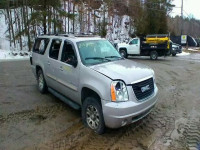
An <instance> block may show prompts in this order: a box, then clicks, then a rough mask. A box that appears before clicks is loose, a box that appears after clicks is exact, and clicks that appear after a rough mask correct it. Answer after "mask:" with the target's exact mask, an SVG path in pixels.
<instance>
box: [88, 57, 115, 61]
mask: <svg viewBox="0 0 200 150" xmlns="http://www.w3.org/2000/svg"><path fill="white" fill-rule="evenodd" d="M89 59H94V60H107V61H111V60H110V59H106V58H102V57H87V58H85V60H89Z"/></svg>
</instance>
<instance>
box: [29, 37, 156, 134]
mask: <svg viewBox="0 0 200 150" xmlns="http://www.w3.org/2000/svg"><path fill="white" fill-rule="evenodd" d="M30 61H31V66H32V69H33V73H34V75H35V76H36V78H37V81H38V82H37V83H38V89H39V91H40V92H41V93H45V92H46V91H47V90H48V91H49V92H51V93H52V94H53V95H55V96H56V97H58V98H59V99H61V100H62V101H64V102H65V103H67V104H68V105H70V106H71V107H73V108H75V109H81V110H82V120H83V122H84V124H85V125H86V126H88V127H89V128H91V129H92V130H94V131H95V132H96V133H98V134H102V133H103V132H104V129H105V127H109V128H119V127H122V126H125V125H128V124H130V123H133V122H135V121H137V120H139V119H141V118H143V117H145V116H146V115H147V114H149V112H150V111H151V109H152V108H153V106H154V105H155V103H156V101H157V93H158V88H157V86H156V84H155V76H154V71H153V70H152V69H150V68H148V67H146V66H144V65H142V64H139V63H136V62H134V61H131V60H127V59H124V58H122V57H121V56H120V54H119V52H118V51H117V50H116V49H115V48H114V47H113V46H112V44H111V43H110V42H109V41H107V40H106V39H102V38H99V37H80V36H67V35H54V36H50V35H43V36H39V37H38V38H37V39H36V41H35V44H34V47H33V51H32V57H31V58H30Z"/></svg>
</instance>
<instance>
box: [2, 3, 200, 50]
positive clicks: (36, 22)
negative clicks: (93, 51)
mask: <svg viewBox="0 0 200 150" xmlns="http://www.w3.org/2000/svg"><path fill="white" fill-rule="evenodd" d="M173 7H174V6H173V5H172V0H58V1H55V0H1V1H0V9H1V10H0V13H1V16H4V18H5V22H6V24H7V31H6V35H7V38H8V39H9V40H10V47H16V45H19V48H20V49H21V50H22V49H23V47H24V45H25V46H28V49H29V50H31V47H32V44H33V42H34V39H35V37H36V36H37V35H41V34H57V33H59V34H61V33H74V34H75V33H90V34H95V35H100V36H102V37H107V38H108V39H109V40H111V41H113V40H114V39H115V38H117V37H120V36H122V34H123V33H124V32H125V31H126V33H127V34H128V35H127V36H130V37H133V36H135V35H146V34H166V33H170V34H172V35H180V31H181V23H182V18H181V17H179V16H176V17H175V18H172V17H170V13H171V12H172V9H173ZM183 24H184V26H183V27H184V30H183V31H184V32H183V33H184V34H188V35H192V36H194V37H199V36H200V30H199V28H200V21H198V20H195V19H193V18H192V19H190V18H184V20H183ZM122 26H123V27H124V30H122ZM113 35H115V36H113ZM127 36H124V37H127ZM120 40H122V39H120ZM24 41H25V43H26V44H23V43H24Z"/></svg>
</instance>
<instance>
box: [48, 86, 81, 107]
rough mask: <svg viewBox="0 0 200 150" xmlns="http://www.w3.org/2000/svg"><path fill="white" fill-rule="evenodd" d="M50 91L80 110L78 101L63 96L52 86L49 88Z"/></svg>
mask: <svg viewBox="0 0 200 150" xmlns="http://www.w3.org/2000/svg"><path fill="white" fill-rule="evenodd" d="M48 91H49V92H50V93H52V94H53V95H54V96H56V97H57V98H59V99H60V100H62V101H63V102H65V103H66V104H68V105H69V106H71V107H72V108H74V109H76V110H79V109H80V108H81V107H80V105H78V104H77V103H75V102H73V101H71V100H70V99H68V98H66V97H65V96H63V95H62V94H60V93H58V92H57V91H55V90H54V89H52V88H48Z"/></svg>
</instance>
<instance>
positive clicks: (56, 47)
mask: <svg viewBox="0 0 200 150" xmlns="http://www.w3.org/2000/svg"><path fill="white" fill-rule="evenodd" d="M61 43H62V40H60V39H53V40H52V42H51V47H50V50H49V57H50V58H53V59H55V60H58V55H59V51H60V46H61Z"/></svg>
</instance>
